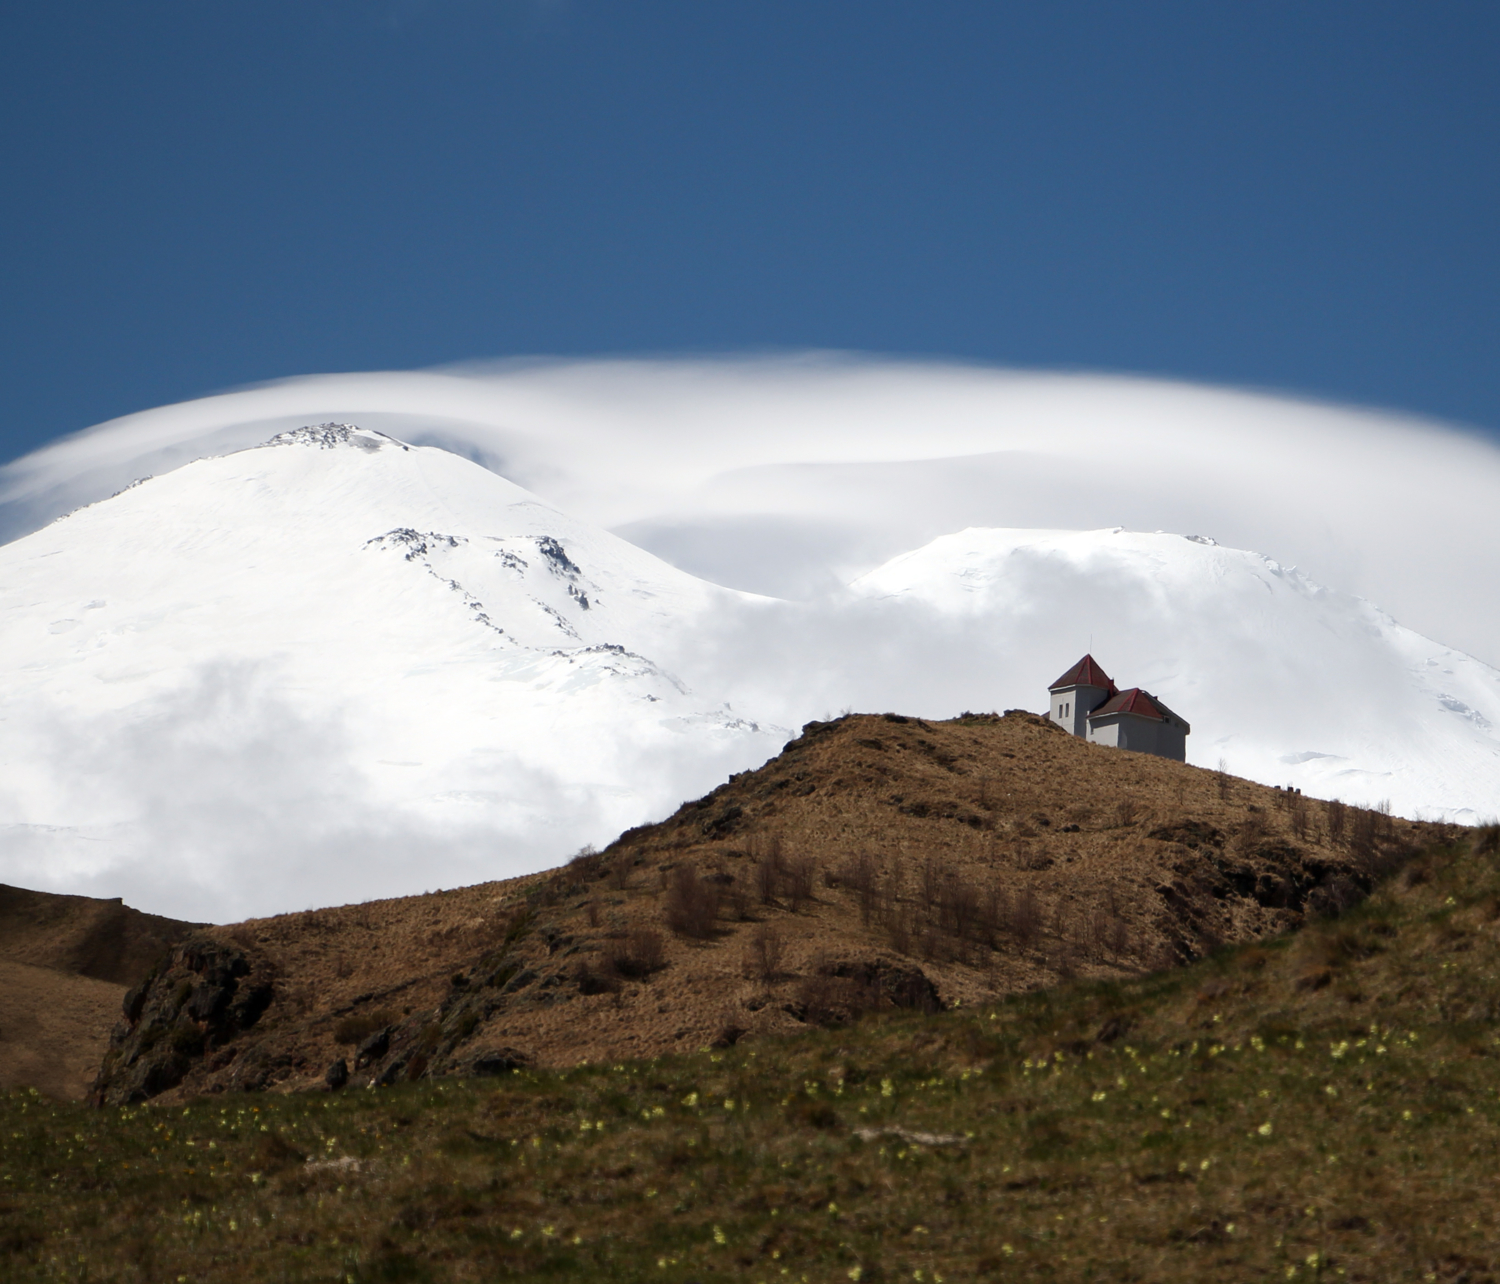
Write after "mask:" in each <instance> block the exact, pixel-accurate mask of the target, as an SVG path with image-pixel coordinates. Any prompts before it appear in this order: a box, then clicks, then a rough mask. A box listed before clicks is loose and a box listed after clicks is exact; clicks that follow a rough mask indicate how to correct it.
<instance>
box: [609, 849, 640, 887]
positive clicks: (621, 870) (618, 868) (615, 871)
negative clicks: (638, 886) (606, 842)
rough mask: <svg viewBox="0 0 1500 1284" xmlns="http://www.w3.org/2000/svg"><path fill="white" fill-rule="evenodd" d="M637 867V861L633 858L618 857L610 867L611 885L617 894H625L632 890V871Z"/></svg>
mask: <svg viewBox="0 0 1500 1284" xmlns="http://www.w3.org/2000/svg"><path fill="white" fill-rule="evenodd" d="M634 867H635V859H634V858H633V857H631V856H616V857H615V859H614V860H613V861H611V862H610V866H609V875H608V877H609V885H610V888H611V889H612V890H614V891H616V892H624V891H628V890H629V889H630V871H631V870H632V869H633V868H634Z"/></svg>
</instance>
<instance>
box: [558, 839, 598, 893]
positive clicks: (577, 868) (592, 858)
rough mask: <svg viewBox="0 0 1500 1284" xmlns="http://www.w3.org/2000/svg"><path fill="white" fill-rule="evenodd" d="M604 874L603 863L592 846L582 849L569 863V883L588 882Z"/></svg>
mask: <svg viewBox="0 0 1500 1284" xmlns="http://www.w3.org/2000/svg"><path fill="white" fill-rule="evenodd" d="M603 873H604V865H603V862H602V861H601V859H600V857H599V853H598V852H597V851H595V850H594V848H593V846H592V845H587V846H584V847H580V848H579V849H578V854H577V855H576V856H574V857H572V858H571V859H570V860H569V861H568V865H567V880H568V882H569V883H572V884H578V883H583V882H587V881H590V880H592V879H595V878H598V877H599V876H600V875H601V874H603Z"/></svg>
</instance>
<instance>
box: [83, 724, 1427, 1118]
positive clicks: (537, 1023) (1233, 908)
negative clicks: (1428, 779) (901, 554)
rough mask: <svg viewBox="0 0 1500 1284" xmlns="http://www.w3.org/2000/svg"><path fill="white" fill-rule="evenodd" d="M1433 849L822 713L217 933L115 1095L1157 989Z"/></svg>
mask: <svg viewBox="0 0 1500 1284" xmlns="http://www.w3.org/2000/svg"><path fill="white" fill-rule="evenodd" d="M1437 836H1438V835H1437V833H1436V828H1435V827H1432V826H1420V825H1416V824H1413V823H1411V822H1407V821H1403V820H1399V819H1394V818H1392V817H1390V816H1388V815H1383V814H1380V813H1375V812H1365V811H1357V810H1354V809H1351V808H1346V807H1343V806H1341V805H1340V804H1337V803H1323V802H1316V801H1313V800H1310V799H1305V798H1303V797H1301V796H1300V795H1295V794H1289V793H1287V792H1285V791H1281V790H1276V789H1271V788H1266V787H1264V786H1260V785H1255V784H1251V783H1249V782H1247V781H1243V780H1238V779H1235V778H1233V777H1228V776H1224V775H1221V774H1219V773H1215V772H1210V771H1205V770H1202V769H1200V768H1196V767H1189V766H1187V765H1185V764H1182V763H1176V762H1170V761H1167V760H1164V759H1160V758H1154V757H1149V756H1144V755H1140V754H1132V753H1125V752H1121V751H1118V750H1113V749H1106V748H1102V747H1099V746H1094V745H1089V744H1086V743H1084V742H1082V741H1079V740H1077V739H1075V738H1073V737H1071V736H1068V735H1066V734H1065V733H1063V732H1062V731H1061V730H1059V729H1058V728H1056V727H1054V726H1052V725H1051V724H1049V723H1047V722H1046V721H1045V720H1043V719H1041V718H1039V717H1036V716H1034V715H1031V714H1025V713H1020V712H1013V713H1010V714H1007V715H1005V716H1004V717H1000V716H997V715H978V716H970V715H965V716H963V717H960V718H958V719H954V720H952V721H949V722H931V723H929V722H924V721H921V720H918V719H912V718H905V717H900V716H897V715H890V714H887V715H862V716H851V717H845V718H840V719H838V720H837V721H835V722H829V723H811V724H809V725H808V726H807V727H806V728H805V729H804V732H803V735H802V736H801V737H800V738H799V739H797V740H795V741H793V742H792V743H791V744H789V745H788V746H787V748H786V749H785V751H784V752H783V753H782V754H781V755H779V756H778V757H777V758H775V759H773V760H772V761H771V762H769V763H767V764H766V765H765V766H764V767H762V768H760V769H759V770H757V771H753V772H746V773H742V774H741V775H739V776H736V777H734V778H733V779H731V780H730V781H729V782H727V783H726V784H725V785H723V786H721V787H720V788H719V789H716V790H715V791H714V792H713V793H711V794H709V795H707V796H706V797H704V798H702V799H700V800H698V801H696V802H693V803H689V804H685V805H684V806H683V807H682V808H680V809H679V810H678V812H677V813H676V814H675V815H674V816H672V817H671V818H669V819H668V820H666V821H663V822H662V823H660V824H656V825H650V826H646V827H643V828H641V829H637V830H632V831H629V832H627V833H626V834H624V835H622V836H621V837H620V838H619V839H618V840H617V841H616V842H615V843H613V844H611V846H610V847H609V848H608V849H607V850H606V851H604V852H602V853H585V854H583V855H581V856H579V857H577V858H575V859H574V861H573V862H571V863H570V864H569V865H568V866H566V867H565V868H564V869H562V870H559V871H554V872H553V873H550V874H546V875H537V876H533V877H530V878H526V879H517V880H512V881H508V882H499V883H489V884H483V885H480V886H477V887H471V888H465V889H461V890H458V891H453V892H444V893H437V894H434V895H429V896H423V897H409V898H404V899H400V900H391V901H382V902H372V903H369V904H364V905H357V906H346V907H343V908H339V909H328V910H319V911H315V912H310V913H304V914H293V915H284V916H279V917H276V918H270V919H260V920H251V921H249V922H246V923H243V924H239V925H236V926H233V927H228V928H215V929H211V930H210V931H209V932H208V933H206V934H204V935H203V936H202V937H200V938H196V939H195V941H192V942H188V943H186V944H185V945H184V946H182V947H179V949H178V951H177V954H176V957H175V959H174V962H173V965H172V967H171V968H170V969H168V970H166V971H165V972H163V973H162V974H161V975H160V976H158V977H157V978H155V980H154V982H153V984H152V985H151V986H149V987H146V988H145V989H144V990H142V991H141V992H139V993H137V994H135V995H134V996H132V999H131V1002H130V1004H129V1009H128V1017H129V1021H128V1022H127V1024H126V1025H125V1026H123V1027H122V1028H121V1031H120V1035H119V1038H118V1039H117V1040H116V1044H115V1046H114V1047H113V1048H112V1050H111V1053H110V1054H109V1059H108V1061H107V1063H106V1067H105V1072H104V1074H103V1075H102V1077H101V1081H100V1085H99V1096H100V1098H101V1099H104V1100H130V1099H140V1098H142V1097H144V1096H150V1095H154V1094H156V1093H159V1092H162V1091H169V1090H170V1091H174V1092H175V1093H176V1094H178V1095H190V1094H195V1093H202V1092H210V1091H217V1090H222V1089H225V1088H247V1089H248V1088H260V1087H267V1086H272V1085H275V1086H282V1087H288V1088H293V1087H305V1086H311V1085H315V1084H318V1083H321V1082H322V1081H323V1078H324V1074H325V1070H327V1068H328V1067H329V1066H330V1065H331V1064H334V1063H337V1062H339V1061H341V1060H343V1061H345V1062H346V1063H348V1065H349V1069H350V1073H351V1076H352V1080H353V1081H354V1082H370V1081H372V1080H380V1081H384V1082H395V1081H398V1080H401V1079H410V1078H416V1077H421V1076H423V1075H439V1074H445V1073H472V1072H475V1071H479V1072H485V1071H487V1070H488V1071H495V1070H499V1069H504V1068H507V1067H509V1066H512V1065H515V1064H517V1063H523V1062H534V1063H537V1064H543V1065H571V1064H576V1063H578V1062H581V1061H603V1060H610V1061H612V1060H617V1059H625V1058H643V1057H653V1056H657V1055H660V1054H663V1053H667V1052H672V1051H687V1050H692V1049H695V1048H698V1047H700V1046H703V1045H705V1044H710V1043H719V1044H727V1043H732V1042H735V1041H738V1040H740V1039H742V1038H746V1037H752V1038H763V1037H767V1036H774V1035H785V1034H791V1033H795V1032H797V1031H799V1030H804V1029H806V1028H807V1027H808V1026H809V1025H819V1024H821V1025H830V1024H840V1023H843V1022H847V1021H849V1020H852V1019H854V1018H855V1017H856V1016H857V1015H858V1014H859V1012H860V1011H862V1010H865V1009H871V1008H879V1007H893V1006H895V1007H914V1008H928V1009H931V1008H932V1007H935V1006H938V1005H942V1006H952V1005H954V1004H955V1003H962V1004H972V1003H974V1002H977V1001H981V1000H984V999H987V998H991V997H994V996H1000V995H1005V994H1009V993H1015V992H1018V991H1024V990H1031V989H1037V988H1040V987H1045V986H1049V985H1052V984H1054V983H1056V982H1057V981H1059V980H1064V979H1068V978H1070V977H1073V976H1077V975H1082V976H1090V977H1098V978H1109V977H1124V976H1131V975H1137V974H1141V973H1143V972H1147V971H1150V970H1153V969H1155V968H1158V967H1160V966H1163V965H1167V964H1171V963H1173V962H1185V961H1188V960H1190V959H1193V958H1196V957H1199V956H1201V955H1202V954H1203V953H1205V952H1206V951H1208V950H1209V949H1211V948H1212V947H1214V946H1215V945H1217V944H1220V943H1222V942H1227V941H1243V940H1247V939H1252V938H1257V937H1263V936H1270V935H1275V934H1278V933H1281V932H1283V931H1285V930H1287V929H1288V928H1290V927H1293V926H1296V925H1297V924H1298V923H1299V922H1301V920H1302V919H1303V917H1304V916H1305V915H1307V914H1309V913H1315V912H1319V911H1328V912H1336V911H1337V910H1339V909H1341V908H1343V907H1346V906H1348V905H1349V904H1352V903H1353V902H1355V901H1356V900H1358V899H1359V898H1360V897H1361V896H1362V895H1363V893H1364V891H1365V890H1367V889H1368V888H1369V887H1370V885H1371V883H1372V880H1373V878H1374V877H1375V876H1376V875H1377V874H1378V873H1379V872H1380V871H1381V870H1382V869H1383V868H1386V867H1389V866H1390V865H1391V864H1393V863H1395V862H1396V861H1398V860H1399V859H1400V858H1401V856H1402V854H1403V853H1404V852H1406V851H1408V850H1410V849H1411V848H1412V847H1413V846H1414V845H1416V844H1417V843H1419V842H1422V841H1427V840H1431V839H1433V838H1435V837H1437Z"/></svg>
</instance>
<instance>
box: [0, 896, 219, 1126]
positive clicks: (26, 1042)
mask: <svg viewBox="0 0 1500 1284" xmlns="http://www.w3.org/2000/svg"><path fill="white" fill-rule="evenodd" d="M196 926H197V924H193V923H179V922H177V921H176V920H175V919H170V918H162V917H161V916H159V915H156V914H143V913H142V912H141V911H140V910H135V909H131V908H130V907H129V906H128V905H125V904H123V903H122V902H121V901H119V900H107V901H106V900H95V899H93V898H91V897H88V896H59V895H56V894H53V893H50V892H32V891H27V890H25V889H23V888H19V887H8V886H6V885H5V884H3V883H0V1088H37V1089H39V1090H40V1091H43V1092H46V1093H48V1094H49V1095H52V1096H61V1097H81V1096H82V1095H83V1094H84V1092H85V1090H86V1089H87V1088H88V1086H89V1083H90V1082H91V1081H92V1079H93V1077H94V1074H95V1072H96V1070H97V1069H98V1065H99V1060H100V1058H101V1057H102V1056H103V1055H104V1051H105V1049H106V1048H107V1047H108V1044H109V1033H110V1029H111V1027H112V1026H113V1025H114V1024H115V1022H116V1021H117V1020H118V1018H119V1009H120V1000H121V998H122V997H123V995H124V994H125V991H126V989H127V987H129V986H131V985H135V984H136V983H137V982H139V981H140V980H141V979H142V978H143V977H144V976H145V975H146V973H147V972H148V971H149V970H150V969H151V967H152V966H153V965H154V964H155V963H156V962H157V961H158V960H159V959H160V958H161V957H162V955H164V954H165V953H166V952H167V951H168V950H169V949H170V948H171V947H172V946H173V945H175V944H176V943H177V942H178V941H180V940H181V939H182V938H183V937H184V936H186V935H187V934H188V933H189V932H191V931H192V930H193V929H194V928H195V927H196Z"/></svg>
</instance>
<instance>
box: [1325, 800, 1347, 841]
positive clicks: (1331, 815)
mask: <svg viewBox="0 0 1500 1284" xmlns="http://www.w3.org/2000/svg"><path fill="white" fill-rule="evenodd" d="M1324 810H1325V811H1326V812H1327V814H1328V841H1329V842H1330V843H1341V842H1343V841H1344V826H1345V823H1346V822H1347V820H1348V817H1349V809H1348V808H1347V807H1346V806H1344V804H1343V803H1341V802H1340V801H1339V800H1338V799H1337V798H1332V799H1330V800H1329V801H1328V803H1327V805H1326V807H1325V808H1324Z"/></svg>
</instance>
